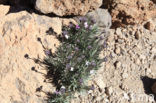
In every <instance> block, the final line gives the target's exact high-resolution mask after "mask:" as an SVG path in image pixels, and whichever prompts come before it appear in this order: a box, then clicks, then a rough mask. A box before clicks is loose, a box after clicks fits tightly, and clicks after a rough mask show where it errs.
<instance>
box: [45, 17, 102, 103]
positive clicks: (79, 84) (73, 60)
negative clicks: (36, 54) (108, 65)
mask: <svg viewBox="0 0 156 103" xmlns="http://www.w3.org/2000/svg"><path fill="white" fill-rule="evenodd" d="M60 38H61V39H60V40H61V41H62V44H61V46H59V47H58V48H57V51H56V53H55V54H52V55H48V54H50V53H46V54H47V56H46V58H45V60H44V64H46V67H47V70H48V73H49V75H50V76H51V79H52V81H53V83H54V84H55V85H56V87H57V88H56V91H55V92H54V93H52V94H51V95H50V98H49V100H48V102H49V103H69V102H70V99H71V98H72V97H73V95H74V93H75V92H80V91H81V90H90V89H91V90H92V88H93V86H92V87H89V86H88V85H87V80H88V79H89V77H90V75H92V74H93V73H95V71H96V70H98V69H99V68H100V64H101V63H102V59H101V58H100V57H99V54H100V52H101V50H102V49H103V48H104V47H105V44H101V41H103V40H104V38H102V34H101V33H100V32H99V31H98V27H97V26H96V25H95V20H94V19H93V18H85V17H81V18H79V24H78V25H74V24H72V23H70V25H69V26H66V27H64V28H63V33H62V35H61V37H60Z"/></svg>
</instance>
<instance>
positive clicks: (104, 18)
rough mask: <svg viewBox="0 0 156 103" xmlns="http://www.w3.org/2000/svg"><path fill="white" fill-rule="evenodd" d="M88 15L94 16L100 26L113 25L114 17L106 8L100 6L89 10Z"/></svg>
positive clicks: (108, 26)
mask: <svg viewBox="0 0 156 103" xmlns="http://www.w3.org/2000/svg"><path fill="white" fill-rule="evenodd" d="M87 16H89V17H93V18H94V19H95V20H96V22H97V24H98V25H99V26H100V27H104V28H110V27H111V25H112V17H111V15H110V13H109V12H108V10H106V9H100V8H98V9H97V10H95V11H92V12H89V13H88V14H87Z"/></svg>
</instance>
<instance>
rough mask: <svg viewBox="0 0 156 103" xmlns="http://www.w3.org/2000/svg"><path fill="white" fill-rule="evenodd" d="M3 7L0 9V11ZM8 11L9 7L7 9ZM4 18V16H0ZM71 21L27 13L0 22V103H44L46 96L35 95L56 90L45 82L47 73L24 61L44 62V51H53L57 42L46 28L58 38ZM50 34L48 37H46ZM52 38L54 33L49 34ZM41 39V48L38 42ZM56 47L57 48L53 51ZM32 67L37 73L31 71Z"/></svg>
mask: <svg viewBox="0 0 156 103" xmlns="http://www.w3.org/2000/svg"><path fill="white" fill-rule="evenodd" d="M1 7H2V8H4V6H0V9H2V8H1ZM6 8H8V6H6ZM3 15H5V12H4V13H3ZM68 22H70V20H66V19H60V18H51V17H46V16H41V15H37V14H34V13H33V14H30V13H28V12H26V11H22V12H18V13H10V14H8V15H6V16H1V19H0V91H1V92H0V100H1V103H45V102H44V101H43V99H45V97H46V96H45V94H44V93H43V92H36V90H38V89H37V88H38V87H40V86H43V88H42V90H43V91H45V92H48V91H49V92H52V91H54V90H55V87H53V86H52V85H51V83H47V82H44V79H45V76H44V74H46V70H45V69H43V68H42V67H41V66H39V65H37V64H36V63H34V61H33V60H32V59H26V58H25V57H24V55H25V54H28V55H29V57H31V58H36V59H37V58H40V59H43V58H44V56H45V53H44V48H43V47H42V44H43V45H44V46H45V47H46V48H52V52H54V51H55V50H56V47H57V46H58V45H59V41H58V40H57V39H56V37H55V36H53V35H47V31H48V30H49V28H52V29H53V31H54V32H56V33H58V34H60V33H61V30H62V24H63V23H65V24H67V23H68ZM48 34H49V33H48ZM51 34H53V32H51ZM38 37H40V38H41V40H42V44H41V43H40V42H38V41H37V38H38ZM55 45H56V47H55ZM32 67H35V69H36V70H37V71H38V72H35V71H33V69H32Z"/></svg>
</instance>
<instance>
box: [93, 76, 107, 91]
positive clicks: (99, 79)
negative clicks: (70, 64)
mask: <svg viewBox="0 0 156 103" xmlns="http://www.w3.org/2000/svg"><path fill="white" fill-rule="evenodd" d="M95 82H96V84H97V85H98V86H99V88H100V89H102V90H103V89H104V88H105V87H106V84H105V83H104V81H103V80H102V79H101V78H98V79H96V81H95Z"/></svg>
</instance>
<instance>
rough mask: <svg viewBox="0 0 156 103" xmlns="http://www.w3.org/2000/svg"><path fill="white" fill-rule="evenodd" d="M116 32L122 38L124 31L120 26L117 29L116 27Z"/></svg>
mask: <svg viewBox="0 0 156 103" xmlns="http://www.w3.org/2000/svg"><path fill="white" fill-rule="evenodd" d="M116 34H117V35H118V36H119V37H120V38H122V31H121V29H120V28H117V29H116Z"/></svg>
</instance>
